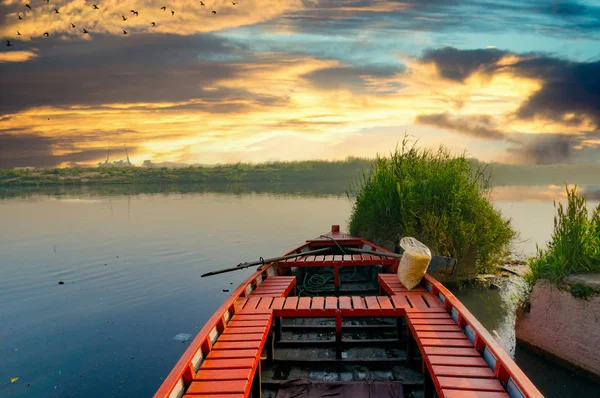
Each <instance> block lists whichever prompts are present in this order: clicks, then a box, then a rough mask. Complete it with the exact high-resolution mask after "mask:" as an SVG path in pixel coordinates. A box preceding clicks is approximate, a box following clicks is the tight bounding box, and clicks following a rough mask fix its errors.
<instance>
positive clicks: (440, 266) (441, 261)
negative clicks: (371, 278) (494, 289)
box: [344, 247, 458, 275]
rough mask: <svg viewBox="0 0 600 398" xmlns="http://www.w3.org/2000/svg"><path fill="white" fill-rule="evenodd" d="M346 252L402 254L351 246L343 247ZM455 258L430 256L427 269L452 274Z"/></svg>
mask: <svg viewBox="0 0 600 398" xmlns="http://www.w3.org/2000/svg"><path fill="white" fill-rule="evenodd" d="M344 250H346V251H347V252H350V253H363V254H371V255H373V256H380V257H392V258H398V259H401V258H402V254H397V253H385V252H374V251H371V250H365V249H354V248H352V247H346V248H344ZM457 262H458V260H457V259H455V258H452V257H443V256H431V261H430V262H429V267H428V268H427V271H434V272H440V273H442V274H446V275H452V274H454V268H456V263H457Z"/></svg>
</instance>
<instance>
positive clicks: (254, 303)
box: [244, 295, 260, 310]
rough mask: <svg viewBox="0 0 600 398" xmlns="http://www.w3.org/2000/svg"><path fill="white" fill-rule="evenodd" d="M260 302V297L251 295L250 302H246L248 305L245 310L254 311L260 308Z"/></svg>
mask: <svg viewBox="0 0 600 398" xmlns="http://www.w3.org/2000/svg"><path fill="white" fill-rule="evenodd" d="M259 302H260V297H256V296H254V297H253V296H252V295H250V297H248V301H246V305H245V306H244V309H245V310H247V309H250V310H251V309H254V308H256V307H257V306H258V303H259Z"/></svg>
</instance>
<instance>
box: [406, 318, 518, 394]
mask: <svg viewBox="0 0 600 398" xmlns="http://www.w3.org/2000/svg"><path fill="white" fill-rule="evenodd" d="M406 319H407V323H408V325H409V327H410V329H411V331H412V333H413V336H414V337H415V340H416V342H417V345H418V347H419V351H420V352H421V357H422V358H423V361H424V362H425V365H426V366H425V368H427V371H428V373H429V375H430V376H431V379H432V382H433V384H434V386H436V387H437V389H438V391H439V390H441V391H442V394H443V396H444V397H448V398H454V397H490V398H492V397H493V398H509V397H510V395H509V394H508V393H507V391H506V389H505V388H504V386H503V385H502V384H501V383H500V381H499V380H498V379H497V378H496V375H495V374H494V369H493V368H492V367H491V366H490V365H491V364H490V363H489V362H488V361H487V360H486V359H485V356H482V355H481V353H479V351H477V350H476V349H475V346H474V344H473V342H472V341H471V339H470V338H469V337H468V336H467V334H465V332H464V331H463V329H461V328H460V327H459V326H458V325H457V324H456V323H455V321H454V319H452V316H451V315H450V314H448V313H437V314H424V313H410V312H408V313H407V314H406ZM493 365H495V362H494V363H493Z"/></svg>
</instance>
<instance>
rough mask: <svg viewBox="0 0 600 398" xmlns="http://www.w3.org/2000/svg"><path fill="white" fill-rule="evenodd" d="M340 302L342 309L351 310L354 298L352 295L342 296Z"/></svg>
mask: <svg viewBox="0 0 600 398" xmlns="http://www.w3.org/2000/svg"><path fill="white" fill-rule="evenodd" d="M339 303H340V309H342V310H351V309H352V299H351V298H350V297H340V299H339Z"/></svg>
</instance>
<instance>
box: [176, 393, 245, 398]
mask: <svg viewBox="0 0 600 398" xmlns="http://www.w3.org/2000/svg"><path fill="white" fill-rule="evenodd" d="M202 396H203V397H208V398H246V395H245V394H243V393H242V394H210V395H200V397H202ZM198 397H199V395H190V394H186V395H184V396H183V398H198Z"/></svg>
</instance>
